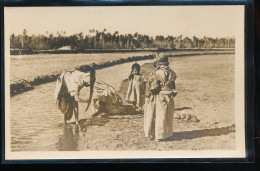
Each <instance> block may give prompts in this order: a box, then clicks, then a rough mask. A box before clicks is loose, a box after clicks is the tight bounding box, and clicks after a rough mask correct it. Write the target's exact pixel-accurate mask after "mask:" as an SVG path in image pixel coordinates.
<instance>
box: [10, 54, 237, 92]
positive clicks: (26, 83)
mask: <svg viewBox="0 0 260 171" xmlns="http://www.w3.org/2000/svg"><path fill="white" fill-rule="evenodd" d="M233 53H234V51H218V50H216V51H213V50H212V51H199V50H198V51H187V52H186V51H182V52H180V53H178V54H176V52H173V53H169V57H185V56H194V55H208V54H212V55H214V54H223V55H224V54H233ZM153 58H154V56H153V55H144V56H132V57H125V58H119V59H114V60H105V61H103V62H93V63H91V64H86V65H84V64H83V65H76V66H74V67H73V66H71V67H70V69H72V70H74V69H78V68H81V69H83V70H84V68H88V67H89V66H92V67H94V68H95V69H102V68H106V67H110V66H114V65H118V64H123V63H127V62H133V61H141V60H149V59H153ZM28 60H29V59H28ZM64 60H66V59H65V58H64ZM36 65H37V66H38V65H41V63H37V64H36ZM37 66H24V67H23V68H24V69H26V70H30V69H31V68H32V71H33V68H34V67H36V68H38V67H37ZM17 67H19V66H17ZM28 67H31V68H30V69H29V68H28ZM46 67H48V66H46ZM55 68H56V67H55ZM15 69H17V68H15ZM44 70H47V71H48V72H46V71H44V72H46V73H47V74H42V73H38V72H34V73H32V75H36V76H34V77H33V76H29V77H28V76H23V75H24V74H22V77H18V78H17V79H15V80H13V79H11V84H10V95H11V96H14V95H16V94H20V93H22V92H25V91H29V90H32V89H33V88H34V86H36V85H40V84H43V83H48V82H52V81H55V80H56V79H57V77H58V76H59V75H60V73H62V72H63V71H64V70H65V68H63V67H62V68H61V69H60V70H59V69H58V70H54V69H50V70H48V69H44ZM11 71H12V68H11ZM23 72H27V71H24V70H23V71H20V73H23ZM16 73H17V74H20V73H18V71H17V72H16ZM37 73H38V75H37ZM11 74H12V73H11ZM11 78H12V76H11Z"/></svg>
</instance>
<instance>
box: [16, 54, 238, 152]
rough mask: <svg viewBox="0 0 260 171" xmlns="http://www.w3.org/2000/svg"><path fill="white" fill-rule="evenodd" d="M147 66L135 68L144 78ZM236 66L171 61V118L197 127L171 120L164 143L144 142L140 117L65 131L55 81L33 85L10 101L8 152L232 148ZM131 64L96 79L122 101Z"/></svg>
mask: <svg viewBox="0 0 260 171" xmlns="http://www.w3.org/2000/svg"><path fill="white" fill-rule="evenodd" d="M146 62H148V61H140V62H139V63H140V64H141V65H142V67H141V68H142V74H143V75H144V76H145V77H146V78H147V75H148V74H149V73H150V72H151V71H152V70H153V69H154V68H153V65H152V64H151V63H150V64H149V63H148V64H144V63H146ZM234 62H235V55H234V54H229V55H223V54H222V55H197V56H186V57H184V56H183V57H175V58H171V59H170V67H171V68H172V69H173V70H174V71H175V72H176V73H177V80H176V87H177V91H178V95H177V96H176V98H175V104H176V111H175V113H176V114H191V115H194V116H196V117H197V118H198V119H199V120H200V122H185V121H181V120H173V122H174V131H173V136H172V137H171V138H170V139H169V140H168V141H165V142H154V141H150V140H147V139H145V137H144V133H143V114H133V113H129V114H127V115H114V116H109V115H102V116H101V117H99V118H96V119H95V120H92V122H91V121H90V120H87V122H85V121H86V118H88V116H87V115H86V114H80V127H75V125H74V123H75V122H74V119H72V120H71V121H70V122H69V125H68V126H64V124H63V116H62V114H61V113H60V111H59V110H58V109H57V108H56V107H55V103H54V99H53V92H54V88H55V82H51V83H47V84H42V85H40V86H36V88H35V89H34V90H31V91H28V92H24V93H22V94H18V95H15V96H13V97H11V148H12V151H56V150H63V151H64V150H65V151H68V150H80V151H85V150H117V151H118V150H232V149H235V144H236V141H235V131H234V129H233V128H234V127H235V125H234V124H235V117H234V115H235V113H234V112H235V111H234ZM143 64H144V65H143ZM131 65H132V63H126V64H120V65H116V66H113V67H108V68H104V69H101V70H98V71H97V79H98V80H103V81H105V82H107V83H108V84H110V85H112V86H113V87H115V89H117V90H118V91H119V93H120V94H121V96H122V98H123V99H124V94H125V92H126V89H127V84H128V83H127V82H125V81H124V80H125V79H126V78H127V76H128V74H129V72H130V67H131Z"/></svg>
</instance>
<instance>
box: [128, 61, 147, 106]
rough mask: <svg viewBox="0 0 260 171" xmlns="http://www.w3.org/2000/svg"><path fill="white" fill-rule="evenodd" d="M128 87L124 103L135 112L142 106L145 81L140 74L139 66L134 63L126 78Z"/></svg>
mask: <svg viewBox="0 0 260 171" xmlns="http://www.w3.org/2000/svg"><path fill="white" fill-rule="evenodd" d="M128 81H129V86H128V89H127V94H126V101H127V102H128V103H130V104H132V105H133V107H134V108H135V109H137V110H141V108H142V106H143V105H144V94H145V80H144V77H143V75H142V74H140V65H139V64H137V63H134V64H133V65H132V71H131V73H130V76H129V77H128Z"/></svg>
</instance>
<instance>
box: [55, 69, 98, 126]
mask: <svg viewBox="0 0 260 171" xmlns="http://www.w3.org/2000/svg"><path fill="white" fill-rule="evenodd" d="M88 70H89V72H81V71H79V70H75V71H66V72H63V73H62V74H61V75H60V77H59V78H58V79H57V82H56V89H55V93H54V96H55V100H56V105H57V107H58V109H59V110H60V111H61V112H62V113H63V114H64V123H65V124H66V123H67V121H68V120H70V119H71V118H72V115H73V113H74V115H75V121H76V125H78V121H79V113H78V102H86V103H88V106H87V108H86V110H88V108H89V105H90V102H91V99H92V95H93V88H94V84H95V80H96V77H95V70H94V69H93V68H88ZM83 87H89V96H88V97H87V98H82V97H80V96H79V92H80V90H81V88H83Z"/></svg>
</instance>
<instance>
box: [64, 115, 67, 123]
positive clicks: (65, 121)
mask: <svg viewBox="0 0 260 171" xmlns="http://www.w3.org/2000/svg"><path fill="white" fill-rule="evenodd" d="M64 124H65V125H67V119H66V114H64Z"/></svg>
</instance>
